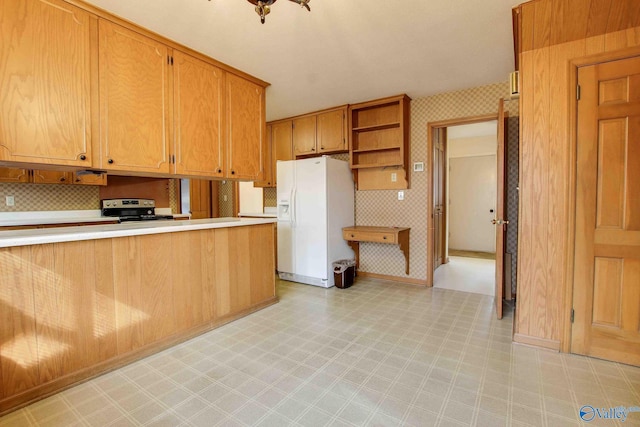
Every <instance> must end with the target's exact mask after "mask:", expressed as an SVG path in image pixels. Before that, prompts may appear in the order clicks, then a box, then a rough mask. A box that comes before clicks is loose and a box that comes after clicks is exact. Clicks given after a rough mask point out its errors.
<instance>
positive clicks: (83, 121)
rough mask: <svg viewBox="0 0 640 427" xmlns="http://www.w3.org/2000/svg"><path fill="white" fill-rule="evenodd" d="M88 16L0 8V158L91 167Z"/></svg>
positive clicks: (18, 2) (50, 5)
mask: <svg viewBox="0 0 640 427" xmlns="http://www.w3.org/2000/svg"><path fill="white" fill-rule="evenodd" d="M94 22H95V21H93V20H92V18H91V15H90V14H89V13H88V12H86V11H83V10H81V9H79V8H77V7H75V6H72V5H70V4H68V3H66V2H64V1H60V0H47V1H44V0H12V1H6V0H5V1H2V2H0V40H1V41H0V58H2V59H1V60H0V63H1V64H2V66H0V159H2V160H10V161H20V162H28V163H43V164H59V165H74V166H85V167H87V166H91V97H92V94H91V76H90V71H91V52H92V49H91V42H90V41H91V36H92V33H95V24H94Z"/></svg>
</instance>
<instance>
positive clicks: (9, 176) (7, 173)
mask: <svg viewBox="0 0 640 427" xmlns="http://www.w3.org/2000/svg"><path fill="white" fill-rule="evenodd" d="M29 175H30V173H29V170H28V169H17V168H2V167H0V182H29Z"/></svg>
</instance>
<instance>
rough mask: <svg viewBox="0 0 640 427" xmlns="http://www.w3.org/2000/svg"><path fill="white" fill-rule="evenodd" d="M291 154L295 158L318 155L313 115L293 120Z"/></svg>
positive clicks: (314, 117)
mask: <svg viewBox="0 0 640 427" xmlns="http://www.w3.org/2000/svg"><path fill="white" fill-rule="evenodd" d="M293 152H294V154H295V155H296V156H307V155H310V154H318V151H317V150H316V116H315V115H314V116H304V117H300V118H297V119H293Z"/></svg>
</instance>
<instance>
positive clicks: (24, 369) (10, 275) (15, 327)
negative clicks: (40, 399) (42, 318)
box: [0, 246, 43, 397]
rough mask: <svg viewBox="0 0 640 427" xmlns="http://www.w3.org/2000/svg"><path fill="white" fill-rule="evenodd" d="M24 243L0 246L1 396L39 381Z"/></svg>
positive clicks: (31, 272)
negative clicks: (22, 244) (6, 246)
mask: <svg viewBox="0 0 640 427" xmlns="http://www.w3.org/2000/svg"><path fill="white" fill-rule="evenodd" d="M30 260H31V248H30V247H28V246H25V247H17V248H4V249H0V265H2V280H0V295H2V299H0V308H1V309H0V344H1V345H2V358H0V359H1V360H2V362H1V363H2V365H0V368H1V369H2V372H1V373H0V379H1V380H2V384H1V385H2V387H0V388H1V389H2V392H3V393H4V395H5V397H8V396H12V395H14V394H18V393H20V392H22V391H25V390H28V389H30V388H33V387H35V386H37V385H38V384H40V378H39V375H38V347H37V346H38V344H37V339H36V321H35V312H34V302H33V283H32V278H33V276H34V274H36V275H37V274H38V273H43V272H42V271H40V270H34V269H33V268H32V267H31V265H30V264H31V262H30Z"/></svg>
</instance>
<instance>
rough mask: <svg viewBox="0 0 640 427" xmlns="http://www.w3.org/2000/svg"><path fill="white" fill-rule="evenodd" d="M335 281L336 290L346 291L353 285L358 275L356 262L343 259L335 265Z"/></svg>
mask: <svg viewBox="0 0 640 427" xmlns="http://www.w3.org/2000/svg"><path fill="white" fill-rule="evenodd" d="M332 265H333V281H334V284H335V285H336V288H340V289H346V288H348V287H350V286H351V285H353V279H354V277H355V275H356V260H354V259H341V260H339V261H335V262H334V263H333V264H332Z"/></svg>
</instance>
